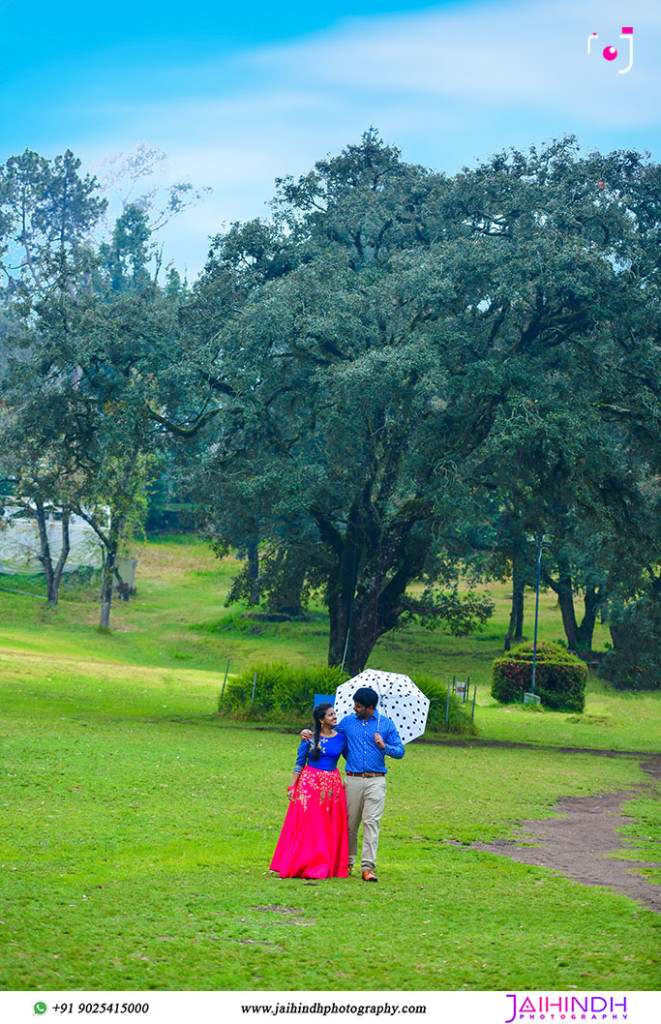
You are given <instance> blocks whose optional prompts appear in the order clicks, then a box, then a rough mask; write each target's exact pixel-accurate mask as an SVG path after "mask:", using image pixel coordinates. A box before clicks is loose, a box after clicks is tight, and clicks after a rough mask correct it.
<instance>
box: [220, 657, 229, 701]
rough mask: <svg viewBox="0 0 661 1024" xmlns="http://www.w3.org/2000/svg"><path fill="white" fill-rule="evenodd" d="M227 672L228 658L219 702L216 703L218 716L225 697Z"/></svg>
mask: <svg viewBox="0 0 661 1024" xmlns="http://www.w3.org/2000/svg"><path fill="white" fill-rule="evenodd" d="M229 670H230V660H229V658H228V659H227V665H226V666H225V678H224V679H223V688H222V690H221V691H220V700H219V701H218V714H220V709H221V708H222V706H223V697H224V696H225V683H226V682H227V673H228V672H229Z"/></svg>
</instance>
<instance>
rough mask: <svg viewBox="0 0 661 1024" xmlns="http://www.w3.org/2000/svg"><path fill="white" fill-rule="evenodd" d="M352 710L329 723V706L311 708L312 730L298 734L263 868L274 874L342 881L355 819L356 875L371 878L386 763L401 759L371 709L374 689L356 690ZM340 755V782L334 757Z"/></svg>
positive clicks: (389, 728)
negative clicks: (274, 839)
mask: <svg viewBox="0 0 661 1024" xmlns="http://www.w3.org/2000/svg"><path fill="white" fill-rule="evenodd" d="M353 701H354V704H353V710H354V714H353V715H346V716H345V717H344V718H343V719H342V721H341V722H340V723H339V725H338V722H337V715H336V714H335V711H334V709H333V706H332V705H331V704H318V705H317V707H316V708H315V709H314V721H315V730H314V734H313V733H312V732H310V730H309V729H304V730H303V732H302V733H301V741H302V742H301V744H300V746H299V748H298V756H297V758H296V765H295V767H294V773H293V775H292V780H291V785H290V786H288V787H287V795H288V796H289V801H290V803H289V808H288V810H287V814H286V816H285V823H284V825H283V826H282V832H281V833H280V838H279V840H278V845H277V846H276V848H275V853H274V855H273V861H272V862H271V871H277V872H278V874H279V875H280V876H281V877H282V878H346V877H347V875H348V874H351V871H352V870H353V864H354V861H355V859H356V854H357V852H358V829H359V827H360V823H361V821H362V823H363V849H362V858H361V868H362V878H363V881H365V882H376V880H377V878H376V875H375V874H374V871H375V868H376V851H377V846H378V843H379V827H380V825H381V815H382V814H383V806H384V803H385V799H386V771H387V769H386V762H385V755H386V754H387V755H388V756H389V757H396V758H401V757H404V744H403V743H402V741H401V739H400V738H399V733H398V732H397V728H396V726H395V723H394V722H392V721H391V720H390V719H389V718H386V717H385V715H381V714H379V713H378V712H377V710H376V706H377V704H378V702H379V698H378V695H377V693H376V692H375V691H374V690H372V689H371V687H369V686H363V687H361V688H360V689H359V690H356V692H355V693H354V696H353ZM341 756H343V757H344V758H345V759H346V762H347V764H346V773H345V787H346V788H343V786H342V780H341V778H340V773H339V771H338V770H337V762H338V760H339V758H340V757H341Z"/></svg>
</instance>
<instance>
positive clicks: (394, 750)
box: [335, 711, 404, 773]
mask: <svg viewBox="0 0 661 1024" xmlns="http://www.w3.org/2000/svg"><path fill="white" fill-rule="evenodd" d="M335 728H336V729H337V731H338V732H341V733H344V735H345V736H346V738H347V752H346V759H347V766H346V770H347V771H348V772H384V773H385V772H387V771H388V769H387V768H386V759H385V757H384V754H387V755H388V756H389V757H396V758H400V757H404V744H403V743H402V741H401V740H400V738H399V733H398V732H397V726H396V725H395V723H394V722H393V721H391V720H390V719H389V718H386V716H385V715H380V714H379V713H378V711H375V712H374V714H373V715H371V717H370V718H368V719H367V720H365V719H364V718H358V716H357V715H345V716H344V718H343V719H342V721H341V722H340V723H339V725H337V726H336V727H335ZM377 732H378V733H379V734H380V736H381V739H382V740H383V742H384V743H385V745H386V749H385V750H379V748H378V747H377V745H376V743H375V742H374V736H375V735H376V733H377Z"/></svg>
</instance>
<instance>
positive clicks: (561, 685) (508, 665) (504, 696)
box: [491, 642, 588, 712]
mask: <svg viewBox="0 0 661 1024" xmlns="http://www.w3.org/2000/svg"><path fill="white" fill-rule="evenodd" d="M532 661H533V644H522V645H521V646H520V647H516V648H514V650H512V651H509V652H508V653H507V654H506V655H504V656H503V657H502V658H496V660H495V661H494V663H493V670H492V684H491V695H492V697H495V698H496V700H498V701H500V702H501V704H512V703H514V702H515V701H522V700H523V695H524V693H530V689H531V686H532ZM587 678H588V669H587V665H585V664H584V663H583V662H582V661H581V659H580V658H577V657H576V655H575V654H570V653H569V651H567V650H565V649H564V648H563V647H561V646H560V644H551V643H546V642H542V643H538V644H537V664H536V668H535V693H536V694H537V695H538V696H539V697H540V698H541V701H542V705H543V706H544V707H545V708H550V709H551V710H553V711H579V712H580V711H583V710H584V708H585V684H586V682H587Z"/></svg>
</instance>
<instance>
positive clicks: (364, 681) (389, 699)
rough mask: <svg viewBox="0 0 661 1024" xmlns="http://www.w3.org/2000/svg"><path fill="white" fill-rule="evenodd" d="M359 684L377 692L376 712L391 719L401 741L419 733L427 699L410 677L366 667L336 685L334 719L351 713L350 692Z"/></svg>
mask: <svg viewBox="0 0 661 1024" xmlns="http://www.w3.org/2000/svg"><path fill="white" fill-rule="evenodd" d="M361 686H369V687H371V688H372V690H374V691H375V692H376V693H378V695H379V703H378V704H377V706H376V713H377V715H380V714H384V715H386V716H387V717H388V718H391V719H392V720H393V722H394V723H395V725H396V726H397V732H398V733H399V735H400V737H401V739H402V743H410V742H411V740H414V739H415V738H416V736H422V734H423V733H424V731H425V725H426V724H427V713H428V711H429V698H428V697H425V695H424V693H423V692H422V690H421V689H420V688H419V687H418V686H416V685H415V683H414V682H413V680H412V679H409V677H408V676H405V675H399V674H398V673H396V672H379V671H377V670H376V669H372V668H367V669H365V671H364V672H361V673H360V675H357V676H354V678H353V679H349V680H348V682H346V683H342V684H341V685H340V686H338V688H337V690H336V691H335V705H334V706H335V712H336V714H337V718H338V721H340V720H341V719H342V717H343V716H344V715H350V714H351V713H352V712H353V695H354V693H355V692H356V690H358V689H360V687H361ZM377 731H378V719H377Z"/></svg>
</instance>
